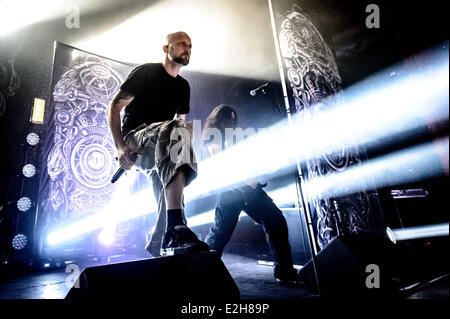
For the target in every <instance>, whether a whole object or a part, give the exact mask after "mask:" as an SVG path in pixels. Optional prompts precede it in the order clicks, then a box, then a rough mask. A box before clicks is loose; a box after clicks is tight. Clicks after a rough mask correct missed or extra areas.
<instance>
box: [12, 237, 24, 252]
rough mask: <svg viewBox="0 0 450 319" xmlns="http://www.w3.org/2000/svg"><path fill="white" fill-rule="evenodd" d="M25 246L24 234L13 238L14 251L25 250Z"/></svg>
mask: <svg viewBox="0 0 450 319" xmlns="http://www.w3.org/2000/svg"><path fill="white" fill-rule="evenodd" d="M26 245H27V236H25V235H24V234H17V235H16V236H14V238H13V240H12V246H13V248H14V249H16V250H21V249H23V248H25V246H26Z"/></svg>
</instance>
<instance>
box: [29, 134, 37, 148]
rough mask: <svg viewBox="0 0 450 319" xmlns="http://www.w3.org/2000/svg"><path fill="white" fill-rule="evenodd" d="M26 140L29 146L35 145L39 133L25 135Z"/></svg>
mask: <svg viewBox="0 0 450 319" xmlns="http://www.w3.org/2000/svg"><path fill="white" fill-rule="evenodd" d="M27 142H28V144H30V145H31V146H34V145H37V144H38V143H39V135H37V134H36V133H30V134H28V135H27Z"/></svg>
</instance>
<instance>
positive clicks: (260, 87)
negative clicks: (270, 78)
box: [250, 82, 270, 96]
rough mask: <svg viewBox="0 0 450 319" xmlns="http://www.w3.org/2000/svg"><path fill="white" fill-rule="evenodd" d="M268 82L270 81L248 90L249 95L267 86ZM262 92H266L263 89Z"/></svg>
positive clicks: (253, 94)
mask: <svg viewBox="0 0 450 319" xmlns="http://www.w3.org/2000/svg"><path fill="white" fill-rule="evenodd" d="M269 84H270V82H267V83H264V84H263V85H260V86H258V87H257V88H256V89H253V90H251V91H250V95H251V96H255V95H256V92H258V91H259V90H262V89H264V88H265V87H266V86H268V85H269ZM263 93H264V94H266V92H265V91H264V90H263Z"/></svg>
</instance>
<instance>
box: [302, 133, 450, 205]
mask: <svg viewBox="0 0 450 319" xmlns="http://www.w3.org/2000/svg"><path fill="white" fill-rule="evenodd" d="M448 148H449V140H448V138H443V139H440V140H436V141H434V142H430V143H425V144H423V145H419V146H414V147H411V148H408V149H405V150H401V151H398V152H394V153H391V154H388V155H385V156H382V157H378V158H375V159H372V160H369V161H366V162H364V163H361V164H360V165H355V166H352V167H350V168H348V169H347V170H345V171H343V172H335V173H334V174H330V175H327V176H323V177H318V178H315V179H313V180H311V181H308V182H307V183H306V188H307V190H308V194H309V195H310V196H319V195H320V194H324V193H325V194H327V195H328V196H332V197H338V196H344V195H349V194H354V193H356V192H359V191H368V190H374V189H377V188H383V187H387V186H397V185H402V184H406V183H411V182H414V181H419V180H423V179H426V178H431V177H435V176H439V175H443V174H444V173H445V171H448V157H449V153H448V152H449V151H448ZM442 158H446V159H447V162H446V163H442V162H441V159H442Z"/></svg>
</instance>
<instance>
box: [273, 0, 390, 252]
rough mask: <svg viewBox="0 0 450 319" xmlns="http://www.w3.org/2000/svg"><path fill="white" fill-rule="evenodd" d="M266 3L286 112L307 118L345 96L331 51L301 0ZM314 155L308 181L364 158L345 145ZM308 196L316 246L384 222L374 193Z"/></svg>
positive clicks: (308, 163)
mask: <svg viewBox="0 0 450 319" xmlns="http://www.w3.org/2000/svg"><path fill="white" fill-rule="evenodd" d="M269 3H271V8H272V12H271V14H272V15H273V17H274V35H275V36H274V38H275V39H274V40H275V41H276V44H278V45H277V47H278V52H279V53H280V57H281V64H282V65H281V67H282V69H283V76H282V79H281V80H282V81H284V83H285V85H286V90H287V96H288V104H289V110H290V112H291V113H292V114H296V113H299V112H300V113H301V116H304V117H305V118H314V117H316V116H318V115H319V114H320V113H321V112H323V111H326V110H327V109H329V108H330V105H332V104H333V103H335V102H339V101H342V100H343V99H344V98H343V94H342V88H341V77H340V75H339V71H338V67H337V65H336V62H335V58H334V54H333V51H332V49H331V48H330V46H329V45H328V44H327V43H326V41H325V40H324V38H323V37H322V35H321V33H320V32H319V30H318V28H317V27H316V26H315V25H314V24H313V22H312V21H311V20H310V18H309V17H308V16H307V14H306V13H305V9H303V8H302V1H292V0H269ZM309 5H311V4H309ZM326 129H327V130H329V132H327V134H330V135H332V134H333V131H332V128H326ZM296 138H314V137H312V136H298V137H296ZM312 155H313V156H312V158H314V159H312V160H308V161H306V163H304V165H302V172H303V175H304V177H305V179H306V180H312V179H315V178H319V177H322V176H327V175H330V174H333V173H335V172H342V171H345V170H346V169H348V168H349V167H350V166H353V165H361V163H362V161H364V159H365V158H366V157H365V151H364V150H363V149H362V148H358V147H351V148H348V147H344V146H342V147H340V148H339V151H337V152H336V151H335V150H334V151H333V152H331V151H330V150H327V149H323V150H322V151H321V152H320V154H312ZM360 184H361V188H360V189H362V190H364V189H373V188H372V187H371V186H370V185H369V184H370V182H368V181H360ZM308 200H309V207H310V210H311V215H312V218H313V222H314V232H315V234H314V235H315V238H316V240H317V242H316V244H318V249H319V248H320V249H321V248H323V247H324V246H325V245H326V244H327V243H328V242H330V241H331V239H333V238H334V237H336V236H337V235H340V234H345V233H357V232H359V231H361V230H363V229H370V228H374V227H378V226H380V225H382V224H383V217H382V214H381V209H380V205H379V202H378V198H377V192H376V191H371V192H366V191H363V192H360V193H357V194H352V195H349V196H344V197H339V198H333V197H332V196H330V195H329V194H326V193H323V194H319V195H318V196H315V197H313V198H309V199H308Z"/></svg>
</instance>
